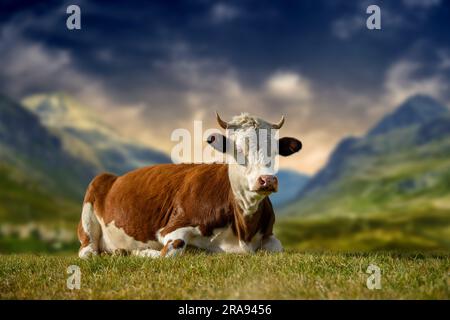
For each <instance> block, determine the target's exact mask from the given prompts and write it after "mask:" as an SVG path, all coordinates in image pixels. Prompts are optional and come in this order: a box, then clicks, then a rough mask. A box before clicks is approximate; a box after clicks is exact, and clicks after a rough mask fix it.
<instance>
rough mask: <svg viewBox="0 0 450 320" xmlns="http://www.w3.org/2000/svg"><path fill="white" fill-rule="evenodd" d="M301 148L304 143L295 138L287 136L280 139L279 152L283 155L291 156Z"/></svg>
mask: <svg viewBox="0 0 450 320" xmlns="http://www.w3.org/2000/svg"><path fill="white" fill-rule="evenodd" d="M301 148H302V143H301V142H300V141H299V140H297V139H295V138H289V137H285V138H281V139H279V140H278V153H279V154H280V155H281V156H283V157H287V156H290V155H291V154H293V153H296V152H298V151H300V149H301Z"/></svg>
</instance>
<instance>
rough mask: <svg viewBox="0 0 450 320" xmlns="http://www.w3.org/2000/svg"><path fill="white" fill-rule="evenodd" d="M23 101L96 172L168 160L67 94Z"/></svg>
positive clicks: (68, 147)
mask: <svg viewBox="0 0 450 320" xmlns="http://www.w3.org/2000/svg"><path fill="white" fill-rule="evenodd" d="M23 104H24V105H25V106H26V107H27V108H28V109H29V110H30V111H31V112H33V113H34V114H35V115H36V116H38V117H39V119H40V120H41V122H42V123H43V124H44V126H45V127H46V128H48V129H49V130H51V131H52V132H53V133H54V134H55V135H56V136H58V137H59V138H60V139H61V141H62V143H63V148H64V149H65V150H66V151H67V152H68V153H70V154H72V155H73V156H74V157H79V158H82V159H84V160H86V161H88V162H89V163H90V164H91V165H92V166H93V167H94V168H95V169H96V171H97V172H100V171H109V172H113V173H115V174H123V173H125V172H127V171H130V170H133V169H135V168H138V167H142V166H146V165H151V164H156V163H170V162H171V160H170V158H169V157H168V156H167V155H165V154H164V153H162V152H159V151H156V150H153V149H151V148H150V147H148V146H144V145H142V144H138V143H136V142H135V141H132V140H130V139H127V138H125V137H123V136H121V135H119V134H118V133H117V131H115V130H114V129H112V128H110V127H109V126H108V125H106V124H105V123H104V122H103V121H101V116H100V115H99V114H98V113H96V112H95V111H94V110H93V109H92V108H89V107H87V106H85V105H82V104H81V103H79V102H77V101H76V100H75V99H73V98H72V97H70V96H68V95H66V94H63V93H56V94H41V95H34V96H31V97H28V98H26V99H24V100H23Z"/></svg>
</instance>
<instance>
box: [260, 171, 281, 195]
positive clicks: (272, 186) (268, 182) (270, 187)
mask: <svg viewBox="0 0 450 320" xmlns="http://www.w3.org/2000/svg"><path fill="white" fill-rule="evenodd" d="M254 190H255V191H256V192H258V193H263V194H264V193H267V194H269V193H272V192H277V191H278V179H277V177H276V176H273V175H262V176H259V178H258V179H257V180H256V184H255V187H254Z"/></svg>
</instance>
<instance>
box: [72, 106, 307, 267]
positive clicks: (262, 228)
mask: <svg viewBox="0 0 450 320" xmlns="http://www.w3.org/2000/svg"><path fill="white" fill-rule="evenodd" d="M217 120H218V122H219V124H220V126H221V127H222V128H224V129H226V130H227V135H226V136H223V135H221V134H213V135H210V136H209V137H208V140H207V142H208V143H209V145H210V146H212V147H213V148H215V149H216V150H218V151H220V152H223V153H225V154H227V156H228V157H229V158H231V159H234V161H233V160H232V161H230V162H227V164H161V165H153V166H149V167H144V168H141V169H137V170H134V171H131V172H129V173H127V174H124V175H122V176H115V175H112V174H101V175H99V176H97V177H96V178H94V180H93V181H92V182H91V183H90V185H89V187H88V189H87V192H86V195H85V198H84V204H83V211H82V214H81V221H80V223H79V225H78V237H79V240H80V242H81V248H80V251H79V256H80V257H81V258H86V257H89V256H91V255H96V254H98V253H101V252H106V253H114V252H116V251H122V252H123V251H126V252H129V253H132V254H134V255H138V256H143V257H160V256H161V257H169V256H174V255H178V254H180V253H182V252H183V251H184V249H185V248H186V245H191V246H195V247H198V248H202V249H206V250H208V251H213V252H236V253H252V252H255V251H256V250H259V249H262V250H268V251H274V252H278V251H282V250H283V248H282V246H281V243H280V241H279V240H278V239H277V238H276V237H275V236H274V235H273V233H272V227H273V224H274V221H275V215H274V211H273V208H272V204H271V202H270V200H269V198H268V195H269V194H270V193H272V192H276V191H277V188H278V181H277V178H276V176H275V173H276V172H275V168H274V163H275V157H276V156H277V154H279V155H282V156H288V155H291V154H293V153H295V152H297V151H299V150H300V149H301V147H302V144H301V142H300V141H298V140H297V139H294V138H282V139H279V140H277V142H279V143H276V144H275V146H276V147H275V148H272V149H273V150H270V151H271V152H267V150H263V149H267V148H269V149H271V144H270V143H267V144H261V143H255V141H254V139H252V138H251V137H255V135H254V133H255V132H256V133H257V135H256V136H258V137H259V135H258V134H259V133H260V132H264V134H263V135H265V134H266V133H265V132H267V134H266V135H267V138H269V139H267V140H268V141H274V138H275V137H276V134H275V133H276V132H277V131H278V129H280V128H281V126H282V125H283V123H284V118H282V120H281V121H280V122H279V123H278V124H270V123H268V122H266V121H264V120H262V119H259V118H256V117H252V116H249V115H248V114H241V115H240V116H236V117H234V118H233V119H232V121H230V122H228V123H227V122H225V121H223V120H222V119H220V117H219V116H218V115H217ZM256 140H258V141H259V140H260V138H257V139H256ZM259 142H260V141H259ZM261 145H262V147H261ZM237 159H240V160H242V159H244V162H242V161H237Z"/></svg>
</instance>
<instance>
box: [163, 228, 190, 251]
mask: <svg viewBox="0 0 450 320" xmlns="http://www.w3.org/2000/svg"><path fill="white" fill-rule="evenodd" d="M197 233H198V230H197V229H196V228H194V227H182V228H178V229H175V230H173V231H170V232H167V233H166V232H164V230H162V231H161V233H160V236H159V238H160V242H162V244H163V245H164V247H163V248H162V249H161V257H174V256H179V255H181V254H183V252H184V250H185V249H186V246H187V245H188V240H189V239H191V238H192V237H193V236H195V235H196V234H197Z"/></svg>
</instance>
